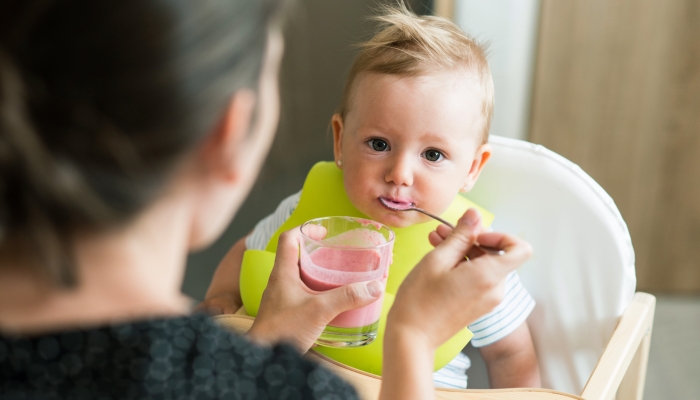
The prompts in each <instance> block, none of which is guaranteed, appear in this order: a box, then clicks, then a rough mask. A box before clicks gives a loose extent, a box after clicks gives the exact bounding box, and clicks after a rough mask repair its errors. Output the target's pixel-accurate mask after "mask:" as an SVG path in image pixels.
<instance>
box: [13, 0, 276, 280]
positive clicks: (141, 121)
mask: <svg viewBox="0 0 700 400" xmlns="http://www.w3.org/2000/svg"><path fill="white" fill-rule="evenodd" d="M281 4H282V0H264V1H261V0H257V1H246V0H226V1H224V0H220V1H217V0H210V1H186V0H182V1H168V2H163V1H147V0H125V1H115V2H96V1H87V0H64V1H38V0H37V1H28V0H14V1H5V2H3V3H2V5H0V232H1V234H2V237H1V238H0V246H2V245H3V243H4V244H6V243H8V241H10V240H12V239H16V238H21V242H22V243H23V244H24V245H25V246H26V249H27V250H28V251H30V252H32V253H33V254H37V255H40V256H39V259H38V260H37V261H38V262H39V263H40V264H42V265H44V266H46V267H48V268H49V270H50V271H51V273H52V274H53V275H54V276H55V277H56V278H59V279H60V280H62V281H64V282H70V281H71V274H70V271H69V270H68V269H66V268H65V267H66V265H68V264H69V262H68V261H69V260H70V248H71V242H70V238H71V237H72V236H73V234H74V233H75V232H76V231H78V230H83V229H104V228H106V227H111V226H114V225H116V224H120V223H124V222H125V221H127V220H129V218H131V217H133V216H135V215H137V214H138V213H139V212H140V211H141V210H143V209H144V208H145V207H146V206H147V205H148V204H149V203H151V202H153V201H154V200H155V199H156V198H158V196H159V195H160V194H161V192H162V190H163V188H164V187H165V186H166V184H167V182H168V180H169V179H170V178H171V177H172V174H173V173H174V171H175V170H176V169H177V168H178V166H179V165H181V164H182V163H183V162H184V160H185V159H186V158H187V156H188V155H189V154H190V153H192V151H193V150H194V149H195V148H198V147H201V145H203V144H206V141H207V140H208V138H209V136H210V135H211V133H212V132H223V134H222V135H224V136H225V135H226V132H227V131H228V130H231V129H239V130H240V129H245V130H246V131H248V130H257V131H260V133H261V134H255V133H252V134H250V135H248V136H246V137H245V138H243V140H245V143H243V144H250V145H252V146H253V147H252V150H251V151H258V152H263V151H265V150H266V147H267V145H268V143H269V136H270V135H269V134H268V133H269V132H271V131H272V130H273V128H274V124H275V121H276V97H275V96H276V87H274V86H275V85H276V83H275V82H274V76H275V72H276V71H275V66H274V65H273V66H271V67H269V68H268V70H270V69H272V71H268V73H267V75H266V76H265V77H264V78H261V71H262V70H263V64H264V57H265V53H266V48H268V47H270V46H268V43H269V42H272V43H277V44H276V45H275V46H273V47H279V43H278V42H279V38H277V39H270V38H271V37H276V36H277V35H269V32H270V31H271V30H274V24H275V23H276V21H277V19H278V16H279V15H280V9H281ZM269 57H271V58H272V59H273V60H272V61H270V62H268V64H275V60H274V58H276V56H275V55H272V56H269ZM271 79H272V81H271ZM271 86H272V87H271ZM263 91H264V92H265V93H267V94H264V93H262V92H263ZM234 94H235V95H234ZM258 94H259V96H257V95H258ZM232 99H233V100H232ZM261 102H265V103H268V104H267V105H261ZM256 105H257V107H256ZM254 111H255V113H256V114H257V118H256V121H255V122H252V123H248V122H249V120H250V115H251V114H253V112H254ZM246 113H247V115H243V114H246ZM232 121H233V122H232ZM240 121H244V123H243V125H241V123H240ZM232 124H233V125H235V126H230V125H232ZM236 124H237V125H236ZM251 126H252V128H251ZM258 158H261V157H258ZM258 167H259V164H258V165H254V166H252V167H251V168H249V171H250V172H249V173H248V174H247V176H245V177H236V179H239V180H243V181H246V184H248V183H247V182H248V181H252V175H254V174H255V173H256V172H257V168H258ZM244 178H245V179H244ZM238 197H241V196H238ZM234 200H236V199H234ZM236 201H238V202H240V199H237V200H236ZM230 208H232V207H229V209H230ZM224 211H225V212H224V214H230V213H232V212H233V210H224ZM198 229H199V230H200V231H202V232H201V234H200V237H199V238H197V239H196V240H194V242H193V243H192V244H193V245H194V246H197V245H201V244H204V243H206V242H207V241H211V240H212V235H213V232H214V231H216V230H217V229H220V227H218V226H217V227H215V228H206V227H199V228H198Z"/></svg>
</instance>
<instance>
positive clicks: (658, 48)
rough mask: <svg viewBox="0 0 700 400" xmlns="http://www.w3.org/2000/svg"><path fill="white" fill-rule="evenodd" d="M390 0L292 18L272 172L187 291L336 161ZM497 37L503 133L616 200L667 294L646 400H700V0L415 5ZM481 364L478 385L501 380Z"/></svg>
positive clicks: (201, 288)
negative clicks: (351, 83) (377, 18)
mask: <svg viewBox="0 0 700 400" xmlns="http://www.w3.org/2000/svg"><path fill="white" fill-rule="evenodd" d="M382 3H391V1H388V0H385V1H380V0H343V1H340V0H338V1H324V0H297V1H296V4H295V6H294V7H292V10H291V14H290V16H289V19H288V21H287V25H286V28H285V36H286V51H285V57H284V61H283V64H282V71H281V85H282V116H281V121H280V127H279V131H278V134H277V138H276V140H275V143H274V145H273V148H272V150H271V152H270V155H269V156H268V158H267V160H266V162H265V167H264V170H263V172H262V174H261V176H260V178H259V179H258V182H257V184H256V186H255V188H254V189H253V192H252V194H251V195H250V197H249V198H248V200H247V202H246V203H245V205H244V206H243V208H242V209H241V210H240V211H239V213H238V215H237V217H236V219H235V220H234V221H233V223H232V224H231V226H230V227H229V228H228V230H227V231H226V233H225V234H224V235H223V236H222V238H221V239H220V240H219V241H218V242H217V243H216V244H214V245H213V246H212V247H211V248H209V249H207V250H206V251H203V252H201V253H198V254H193V255H192V256H191V257H190V259H189V263H188V267H187V274H186V278H185V281H184V284H183V291H184V292H185V293H186V294H188V295H189V296H191V297H193V298H194V299H197V300H201V299H202V298H203V296H204V294H205V292H206V289H207V287H208V284H209V281H210V279H211V276H212V274H213V271H214V269H215V268H216V265H217V264H218V262H219V260H221V258H222V257H223V255H224V254H225V253H226V251H227V250H228V249H229V247H230V246H231V245H232V244H233V243H234V242H235V241H236V240H238V239H239V238H241V237H243V236H245V235H246V234H247V233H248V232H249V231H250V230H251V229H252V228H253V226H254V225H255V223H256V222H257V221H258V220H260V219H261V218H263V217H264V216H266V215H268V214H269V213H271V212H272V211H273V210H274V209H275V208H276V206H277V205H278V203H279V202H280V200H282V199H283V198H285V197H287V196H288V195H290V194H292V193H295V192H296V191H298V190H299V189H300V188H301V186H302V184H303V181H304V178H305V176H306V173H307V172H308V170H309V168H310V167H311V166H312V165H313V164H314V163H315V162H317V161H320V160H330V159H332V138H331V135H330V130H329V122H330V118H331V116H332V114H333V111H334V110H335V108H336V107H337V105H338V102H339V100H340V95H341V91H342V87H343V83H344V78H345V75H346V74H347V72H348V70H349V68H350V65H351V63H352V60H353V58H354V55H355V54H356V49H355V47H354V44H356V43H359V42H361V41H363V40H365V39H367V38H369V37H370V36H371V34H372V32H373V29H374V24H373V23H372V22H371V21H369V20H368V19H367V18H368V17H369V16H371V15H372V14H373V10H374V9H375V8H376V6H377V5H379V4H382ZM406 3H407V4H408V5H409V6H410V7H412V9H413V10H414V11H415V12H416V13H418V14H437V15H442V16H448V17H450V18H451V19H453V20H454V21H455V22H457V23H458V24H459V25H460V26H461V27H462V29H464V30H465V31H466V32H468V33H470V34H471V35H473V36H475V37H476V38H477V39H480V40H482V41H486V42H488V43H489V44H490V46H489V48H490V57H489V64H490V67H491V70H492V73H493V77H494V83H495V86H496V109H495V113H494V120H493V123H492V128H491V134H493V135H501V136H508V137H512V138H517V139H522V140H528V141H531V142H535V143H539V144H542V145H544V146H545V147H547V148H549V149H551V150H553V151H555V152H557V153H559V154H561V155H563V156H564V157H566V158H568V159H570V160H572V161H573V162H574V163H577V164H578V165H580V166H581V168H583V170H584V171H586V172H587V173H588V174H590V175H591V176H592V177H593V178H594V179H595V180H596V181H597V182H598V183H600V185H601V186H602V187H603V188H604V189H605V190H606V191H607V192H608V193H609V194H610V195H611V196H612V198H613V199H614V200H615V203H616V204H617V206H618V207H619V209H620V211H621V213H622V216H623V217H624V219H625V221H626V222H627V224H628V226H629V229H630V232H631V235H632V239H633V244H634V247H635V252H636V260H637V262H636V265H637V278H638V290H641V291H646V292H650V293H652V294H655V295H657V297H658V300H659V302H658V305H657V312H656V320H655V326H654V334H653V336H652V347H651V353H650V359H649V369H648V374H647V384H646V389H645V398H646V399H671V398H672V399H697V398H700V379H698V376H700V2H698V1H697V0H664V1H660V0H617V1H608V0H570V1H561V0H490V1H480V0H454V1H449V0H435V1H426V0H413V1H406ZM467 352H468V353H469V354H470V355H471V356H472V357H473V358H475V359H476V363H475V364H476V365H475V366H474V367H473V370H472V371H471V372H470V374H469V385H470V388H479V387H488V379H487V378H486V376H485V374H484V371H483V369H480V368H481V366H480V364H479V360H478V356H476V354H478V353H475V352H474V350H473V349H471V350H470V349H468V350H467Z"/></svg>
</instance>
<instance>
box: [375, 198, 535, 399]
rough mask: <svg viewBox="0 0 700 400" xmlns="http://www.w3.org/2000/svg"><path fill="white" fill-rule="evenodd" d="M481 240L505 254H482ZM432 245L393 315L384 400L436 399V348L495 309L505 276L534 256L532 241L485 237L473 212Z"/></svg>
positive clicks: (436, 235)
mask: <svg viewBox="0 0 700 400" xmlns="http://www.w3.org/2000/svg"><path fill="white" fill-rule="evenodd" d="M477 240H478V242H479V243H480V244H483V245H485V246H489V247H495V248H499V249H502V250H504V251H505V254H504V255H501V256H494V255H488V254H483V253H482V252H479V251H478V250H476V249H475V248H473V244H474V242H475V241H477ZM430 241H431V243H432V244H433V245H435V246H436V247H435V250H433V251H431V252H430V253H428V254H427V255H426V256H425V257H424V258H423V260H421V262H420V263H419V264H418V265H417V266H416V267H415V268H414V269H413V270H412V271H411V273H409V274H408V276H407V277H406V279H405V280H404V281H403V283H402V284H401V286H400V287H399V290H398V292H397V294H396V299H395V300H394V305H393V307H392V308H391V311H390V312H389V316H388V319H387V328H386V333H385V335H384V366H383V384H382V392H381V396H382V398H388V399H390V398H401V399H413V398H415V399H429V398H432V397H433V396H434V389H433V385H432V380H431V379H430V377H431V374H432V366H433V357H434V352H435V349H436V348H437V347H438V346H440V345H441V344H442V343H444V342H445V341H447V339H449V338H451V337H452V336H454V335H455V334H456V333H457V332H458V331H459V330H460V329H463V328H464V327H466V326H468V325H469V324H470V323H472V322H474V321H475V320H476V319H478V318H479V317H480V316H482V315H484V314H486V313H488V312H489V311H491V310H492V309H493V308H494V307H496V306H497V305H498V304H499V303H500V301H501V300H502V298H503V294H504V290H505V278H506V276H507V275H508V273H510V272H511V271H512V270H514V269H515V268H517V267H518V266H520V265H521V264H522V263H523V262H524V261H525V260H527V259H528V258H529V257H530V254H531V252H532V250H531V247H530V245H529V244H528V243H527V242H525V241H523V240H521V239H518V238H516V237H513V236H510V235H506V234H502V233H481V217H480V215H479V213H478V212H476V210H474V209H470V210H468V211H467V212H466V213H465V214H464V216H462V218H460V220H459V222H458V223H457V226H456V227H455V229H454V230H451V231H450V230H449V228H447V227H445V226H441V227H439V228H438V230H437V231H436V232H433V233H431V235H430ZM467 255H468V256H469V260H466V259H465V256H467ZM402 382H403V383H402ZM405 382H413V384H412V385H406V384H405Z"/></svg>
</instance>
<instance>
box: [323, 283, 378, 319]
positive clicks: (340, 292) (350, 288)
mask: <svg viewBox="0 0 700 400" xmlns="http://www.w3.org/2000/svg"><path fill="white" fill-rule="evenodd" d="M383 291H384V285H383V284H382V283H381V282H379V281H370V282H357V283H351V284H349V285H345V286H341V287H339V288H335V289H332V290H328V291H326V292H320V293H318V294H317V295H316V296H317V299H318V304H319V305H320V307H323V308H324V309H325V311H326V312H327V313H328V316H329V318H335V317H336V316H337V315H338V314H340V313H341V312H343V311H348V310H353V309H355V308H359V307H363V306H366V305H369V304H372V303H373V302H375V301H377V299H378V298H379V297H380V296H381V295H382V292H383Z"/></svg>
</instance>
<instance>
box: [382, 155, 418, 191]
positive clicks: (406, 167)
mask: <svg viewBox="0 0 700 400" xmlns="http://www.w3.org/2000/svg"><path fill="white" fill-rule="evenodd" d="M384 180H385V181H386V182H387V183H393V184H395V185H398V186H411V185H413V168H412V166H411V162H410V161H409V160H406V159H405V158H398V159H396V160H395V162H394V163H393V164H392V165H391V166H390V168H389V170H388V171H387V174H386V176H385V177H384Z"/></svg>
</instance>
